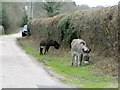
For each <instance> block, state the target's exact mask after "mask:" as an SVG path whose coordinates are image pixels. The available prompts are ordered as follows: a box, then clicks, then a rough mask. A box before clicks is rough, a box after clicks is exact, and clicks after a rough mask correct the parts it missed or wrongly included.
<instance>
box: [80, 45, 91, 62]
mask: <svg viewBox="0 0 120 90" xmlns="http://www.w3.org/2000/svg"><path fill="white" fill-rule="evenodd" d="M82 51H83V60H84V63H85V64H89V57H90V56H89V53H90V51H91V49H88V47H86V46H83V48H82Z"/></svg>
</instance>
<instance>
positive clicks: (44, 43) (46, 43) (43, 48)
mask: <svg viewBox="0 0 120 90" xmlns="http://www.w3.org/2000/svg"><path fill="white" fill-rule="evenodd" d="M39 45H40V54H41V55H43V54H46V52H48V50H49V48H50V46H54V47H55V49H59V47H60V44H59V43H58V42H57V41H54V40H51V39H43V40H41V41H40V44H39Z"/></svg>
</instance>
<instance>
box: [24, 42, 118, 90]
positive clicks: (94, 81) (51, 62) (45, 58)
mask: <svg viewBox="0 0 120 90" xmlns="http://www.w3.org/2000/svg"><path fill="white" fill-rule="evenodd" d="M22 46H23V49H24V50H25V51H26V53H28V54H31V55H33V56H34V57H36V59H37V60H38V61H40V62H44V64H45V65H46V66H48V67H51V68H52V69H53V70H54V71H55V72H57V73H59V74H61V75H63V76H64V77H65V78H66V79H65V80H62V81H63V82H65V83H72V84H75V85H77V87H79V88H117V79H115V78H113V77H110V76H106V75H103V74H100V73H99V70H98V69H96V68H95V67H94V66H93V65H87V66H81V67H76V66H73V67H72V66H70V60H68V58H67V57H55V56H49V55H39V52H38V51H37V50H36V49H35V48H33V47H32V46H30V45H29V44H25V43H24V44H23V43H22ZM114 83H115V84H114Z"/></svg>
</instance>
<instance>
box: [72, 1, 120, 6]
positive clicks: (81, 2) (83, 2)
mask: <svg viewBox="0 0 120 90" xmlns="http://www.w3.org/2000/svg"><path fill="white" fill-rule="evenodd" d="M73 1H75V2H76V4H77V5H81V4H86V5H88V6H90V7H96V6H100V5H102V6H113V5H116V4H118V2H119V1H120V0H73Z"/></svg>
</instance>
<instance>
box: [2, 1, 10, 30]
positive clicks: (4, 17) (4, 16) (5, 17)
mask: <svg viewBox="0 0 120 90" xmlns="http://www.w3.org/2000/svg"><path fill="white" fill-rule="evenodd" d="M2 26H3V27H4V28H5V29H7V28H8V27H9V23H8V15H7V13H6V7H5V5H4V3H3V5H2Z"/></svg>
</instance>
